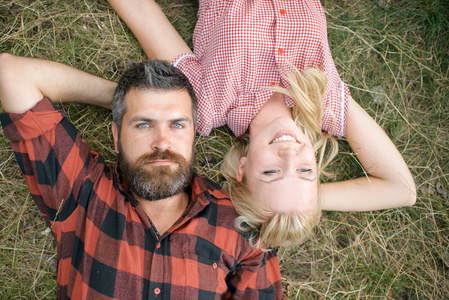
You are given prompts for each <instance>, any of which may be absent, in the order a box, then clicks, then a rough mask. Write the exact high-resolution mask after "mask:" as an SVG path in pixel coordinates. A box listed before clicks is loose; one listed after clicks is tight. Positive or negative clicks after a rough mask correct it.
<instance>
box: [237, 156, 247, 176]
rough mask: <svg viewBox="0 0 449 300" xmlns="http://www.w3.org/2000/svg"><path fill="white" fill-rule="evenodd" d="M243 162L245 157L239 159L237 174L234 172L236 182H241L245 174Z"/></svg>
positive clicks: (244, 162)
mask: <svg viewBox="0 0 449 300" xmlns="http://www.w3.org/2000/svg"><path fill="white" fill-rule="evenodd" d="M245 164H246V157H244V156H243V157H242V158H240V160H239V166H238V167H237V174H235V179H237V181H238V182H242V180H243V176H244V175H245Z"/></svg>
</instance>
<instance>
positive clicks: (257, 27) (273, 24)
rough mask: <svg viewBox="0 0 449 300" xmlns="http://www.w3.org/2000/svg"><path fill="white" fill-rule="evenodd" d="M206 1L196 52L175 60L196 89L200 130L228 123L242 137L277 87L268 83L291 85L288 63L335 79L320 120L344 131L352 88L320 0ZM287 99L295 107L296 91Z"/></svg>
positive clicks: (330, 82) (332, 131)
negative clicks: (338, 62)
mask: <svg viewBox="0 0 449 300" xmlns="http://www.w3.org/2000/svg"><path fill="white" fill-rule="evenodd" d="M199 2H200V6H199V11H198V22H197V24H196V28H195V32H194V35H193V48H194V53H193V54H191V53H189V54H181V55H180V56H178V57H177V58H176V59H175V60H174V61H173V62H172V63H173V65H174V66H175V67H177V68H178V69H180V70H181V71H182V72H183V73H184V74H185V75H186V76H187V77H188V78H189V80H190V81H191V83H192V85H193V87H194V89H195V93H196V95H197V97H198V101H199V110H198V132H199V133H200V134H201V135H209V133H210V132H211V130H212V129H213V128H216V127H220V126H223V125H225V124H227V125H228V126H229V127H230V128H231V130H232V131H233V132H234V134H235V135H236V136H241V135H243V134H244V133H245V132H246V131H247V129H248V126H249V124H250V122H251V120H252V119H253V118H254V116H255V115H256V114H257V113H258V112H259V110H260V109H261V107H262V106H263V105H264V104H265V103H266V101H267V100H268V99H269V98H270V96H271V95H272V94H273V92H272V91H269V90H267V89H266V88H265V87H269V86H271V85H280V84H281V83H282V85H283V86H285V87H287V88H288V87H289V84H288V83H287V82H286V81H285V80H284V79H283V78H282V77H281V75H280V73H279V71H280V70H286V69H288V66H289V63H292V64H293V65H294V66H295V67H296V68H298V69H299V70H304V69H305V68H308V67H317V68H321V69H322V70H324V72H325V74H326V75H327V78H328V84H327V87H326V91H325V96H324V98H323V104H324V107H325V109H324V115H323V121H322V124H321V127H322V129H323V130H325V131H327V132H329V133H330V134H333V135H336V136H344V135H345V127H346V114H347V106H348V97H349V95H350V93H349V89H348V87H347V85H346V84H345V83H343V82H342V81H341V79H340V76H339V75H338V72H337V70H336V69H335V65H334V62H333V60H332V56H331V52H330V50H329V45H328V41H327V30H326V19H325V15H324V11H323V7H322V6H321V3H320V2H319V0H305V1H303V0H232V1H231V0H228V1H225V0H200V1H199ZM285 103H286V105H287V106H289V107H292V106H293V101H292V99H290V98H289V97H285ZM333 116H335V119H334V118H333ZM334 120H335V121H336V122H335V123H334ZM334 124H335V128H334Z"/></svg>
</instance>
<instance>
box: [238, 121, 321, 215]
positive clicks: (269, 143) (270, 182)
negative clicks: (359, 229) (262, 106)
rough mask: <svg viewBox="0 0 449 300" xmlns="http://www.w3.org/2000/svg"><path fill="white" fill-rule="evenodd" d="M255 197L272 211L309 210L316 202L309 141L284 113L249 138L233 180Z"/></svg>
mask: <svg viewBox="0 0 449 300" xmlns="http://www.w3.org/2000/svg"><path fill="white" fill-rule="evenodd" d="M243 176H245V177H246V183H247V184H248V187H249V189H250V191H251V193H252V195H253V199H255V201H260V204H261V205H263V206H264V207H265V208H266V209H270V210H273V211H276V212H289V211H309V210H311V209H312V208H314V207H315V206H316V205H317V199H318V185H317V180H318V179H317V166H316V161H315V155H314V151H313V147H312V144H311V143H310V141H309V139H308V138H307V137H306V136H305V135H304V133H303V132H302V131H301V130H300V129H299V128H298V127H297V126H296V124H295V122H294V121H293V120H292V119H291V118H288V117H279V118H276V119H274V120H273V121H272V122H270V123H269V124H268V125H267V126H265V127H264V128H263V129H262V130H261V131H259V132H258V133H257V134H256V135H255V136H253V137H252V138H251V140H250V144H249V149H248V155H247V157H242V158H241V159H240V163H239V168H238V171H237V180H238V181H241V180H242V179H243Z"/></svg>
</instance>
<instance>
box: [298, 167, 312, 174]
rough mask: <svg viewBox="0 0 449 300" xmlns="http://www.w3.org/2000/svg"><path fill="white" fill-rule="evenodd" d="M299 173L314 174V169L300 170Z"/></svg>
mask: <svg viewBox="0 0 449 300" xmlns="http://www.w3.org/2000/svg"><path fill="white" fill-rule="evenodd" d="M298 172H301V173H311V172H312V169H307V168H302V169H298Z"/></svg>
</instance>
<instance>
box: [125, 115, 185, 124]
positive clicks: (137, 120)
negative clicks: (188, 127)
mask: <svg viewBox="0 0 449 300" xmlns="http://www.w3.org/2000/svg"><path fill="white" fill-rule="evenodd" d="M142 121H143V122H148V123H154V122H157V121H158V120H157V119H152V118H148V117H144V116H136V117H134V118H132V119H131V122H142ZM164 122H169V123H176V122H189V123H190V122H192V119H191V118H189V117H185V116H183V117H178V118H174V119H169V120H164Z"/></svg>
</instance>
